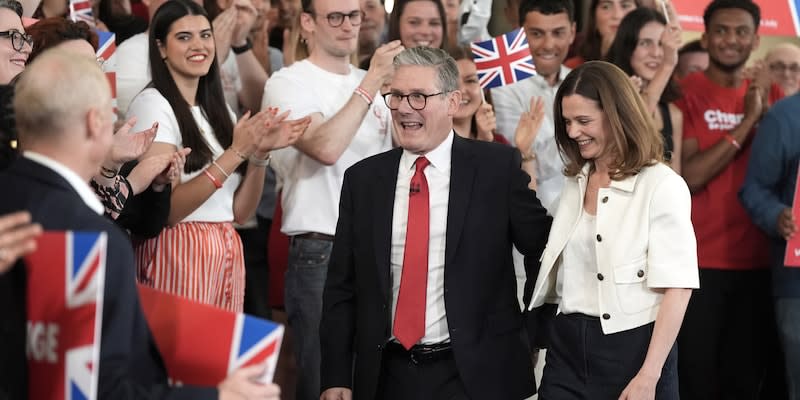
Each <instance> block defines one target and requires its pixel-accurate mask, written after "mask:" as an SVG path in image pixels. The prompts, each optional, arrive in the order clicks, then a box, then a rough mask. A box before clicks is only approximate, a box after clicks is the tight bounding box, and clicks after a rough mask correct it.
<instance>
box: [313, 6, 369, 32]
mask: <svg viewBox="0 0 800 400" xmlns="http://www.w3.org/2000/svg"><path fill="white" fill-rule="evenodd" d="M308 13H309V14H311V15H313V16H315V17H316V16H317V14H316V13H315V12H313V11H309V12H308ZM344 17H347V18H348V19H349V20H350V25H352V26H359V25H361V20H363V19H364V12H363V11H361V10H356V11H353V12H350V13H348V14H345V13H342V12H332V13H328V15H326V16H325V19H327V20H328V25H330V26H331V28H338V27H340V26H342V24H343V23H344Z"/></svg>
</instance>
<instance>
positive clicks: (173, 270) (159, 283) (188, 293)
mask: <svg viewBox="0 0 800 400" xmlns="http://www.w3.org/2000/svg"><path fill="white" fill-rule="evenodd" d="M135 250H136V269H137V280H138V281H139V283H141V284H143V285H146V286H149V287H152V288H154V289H158V290H162V291H165V292H168V293H172V294H176V295H178V296H183V297H186V298H188V299H191V300H194V301H197V302H200V303H204V304H209V305H212V306H216V307H219V308H223V309H225V310H229V311H235V312H241V311H242V307H243V304H244V274H245V272H244V271H245V270H244V253H243V250H242V241H241V239H240V238H239V234H238V233H236V230H235V229H234V228H233V225H232V224H231V223H229V222H220V223H212V222H181V223H179V224H178V225H176V226H175V227H172V228H170V227H167V228H164V230H162V231H161V234H159V235H158V236H157V237H155V238H152V239H148V240H145V241H143V242H141V243H139V244H137V246H136V249H135Z"/></svg>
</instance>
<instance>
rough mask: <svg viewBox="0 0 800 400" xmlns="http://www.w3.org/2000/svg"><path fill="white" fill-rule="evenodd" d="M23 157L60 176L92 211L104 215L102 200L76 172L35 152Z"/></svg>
mask: <svg viewBox="0 0 800 400" xmlns="http://www.w3.org/2000/svg"><path fill="white" fill-rule="evenodd" d="M22 156H23V157H25V158H27V159H29V160H31V161H33V162H35V163H37V164H41V165H43V166H45V167H47V168H48V169H51V170H52V171H53V172H55V173H57V174H58V175H60V176H61V177H62V178H64V180H66V181H67V183H69V185H70V186H72V188H73V189H75V191H76V192H78V196H80V197H81V200H83V202H84V203H86V205H87V206H88V207H89V208H91V209H92V211H94V212H96V213H97V214H98V215H103V212H104V211H105V207H103V203H101V202H100V199H98V198H97V195H96V194H95V193H94V190H92V188H91V187H89V182H86V181H84V180H83V178H81V177H80V176H79V175H78V174H76V173H75V171H73V170H71V169H69V167H67V166H66V165H64V164H61V163H60V162H58V161H56V160H53V159H52V158H50V157H47V156H45V155H42V154H39V153H36V152H33V151H25V152H23V153H22Z"/></svg>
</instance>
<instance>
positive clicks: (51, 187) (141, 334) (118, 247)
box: [0, 158, 217, 399]
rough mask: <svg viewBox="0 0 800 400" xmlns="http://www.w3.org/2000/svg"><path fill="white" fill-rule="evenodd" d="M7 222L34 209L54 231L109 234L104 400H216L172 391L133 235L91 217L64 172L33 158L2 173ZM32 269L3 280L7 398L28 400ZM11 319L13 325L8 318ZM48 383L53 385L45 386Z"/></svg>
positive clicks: (208, 394)
mask: <svg viewBox="0 0 800 400" xmlns="http://www.w3.org/2000/svg"><path fill="white" fill-rule="evenodd" d="M0 186H2V187H4V188H6V189H7V190H10V191H11V193H10V194H6V195H5V196H0V215H2V214H6V213H9V212H12V211H18V210H28V211H29V212H30V213H31V215H32V216H33V221H35V222H38V223H40V224H41V225H42V226H43V227H44V229H46V230H80V231H102V232H106V233H107V234H108V252H107V259H106V274H105V277H106V281H105V290H104V300H103V327H102V339H101V348H100V379H99V393H98V394H99V398H100V399H151V398H170V399H184V398H185V399H216V398H217V392H216V389H211V388H191V387H188V388H180V389H172V388H170V387H169V386H168V385H167V375H166V370H165V368H164V363H163V361H162V359H161V356H160V354H159V353H158V349H157V348H156V346H155V342H154V341H153V338H152V335H151V334H150V330H149V328H148V326H147V323H146V321H145V319H144V314H143V313H142V309H141V306H140V304H139V296H138V294H137V290H136V281H135V268H134V258H133V250H132V249H131V245H130V242H129V240H128V237H127V235H126V234H125V233H123V232H122V231H121V230H120V229H119V228H118V227H117V226H116V225H114V223H113V222H111V221H110V220H108V219H106V218H105V217H103V216H101V215H98V214H97V213H95V212H94V211H93V210H91V209H90V208H89V207H88V206H87V205H86V204H85V203H84V202H83V200H82V199H81V198H80V196H79V195H78V193H77V192H75V190H74V189H73V188H72V187H71V186H70V185H69V183H68V182H67V181H66V180H64V178H62V177H61V176H60V175H58V174H57V173H56V172H54V171H52V170H50V169H49V168H47V167H44V166H42V165H40V164H38V163H35V162H33V161H31V160H28V159H26V158H20V159H18V160H16V161H15V162H14V163H13V164H12V165H11V166H10V167H9V169H8V170H6V171H4V172H3V173H0ZM25 287H26V286H25V266H24V263H23V261H20V262H18V263H17V264H16V265H15V266H14V267H13V269H12V270H11V271H9V272H8V273H7V274H5V275H3V276H0V304H3V307H2V311H0V313H3V314H4V315H0V320H2V324H3V325H2V327H3V329H2V330H0V335H2V337H0V349H2V350H0V357H2V359H1V360H2V361H0V398H2V396H3V392H4V391H5V392H6V394H5V395H6V396H8V397H9V398H12V399H24V398H25V395H24V393H25V391H26V386H27V379H26V377H25V370H26V368H25V351H24V349H25V329H26V325H25ZM6 317H8V318H6ZM42 384H47V382H42Z"/></svg>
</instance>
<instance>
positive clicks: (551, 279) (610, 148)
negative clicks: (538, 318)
mask: <svg viewBox="0 0 800 400" xmlns="http://www.w3.org/2000/svg"><path fill="white" fill-rule="evenodd" d="M554 104H555V106H554V113H553V114H554V115H556V116H560V118H558V117H556V118H555V138H556V142H557V144H558V147H559V150H560V151H561V152H562V154H563V157H564V161H565V165H566V167H565V174H566V175H567V180H566V183H565V186H564V189H563V192H562V194H561V199H560V202H559V205H558V209H557V211H556V214H555V218H554V220H553V226H552V229H551V231H550V237H549V239H548V243H547V247H546V249H545V251H544V253H543V255H542V265H541V269H540V271H539V276H538V279H537V281H536V285H535V287H534V292H533V298H532V301H531V308H533V307H539V306H541V305H543V304H545V303H551V304H558V313H557V315H556V316H555V319H554V320H553V322H552V324H551V325H550V327H549V329H550V331H549V332H548V333H547V335H548V340H549V347H548V352H547V360H546V365H545V370H544V376H543V378H542V385H541V389H540V391H539V398H540V399H541V400H552V399H557V400H565V399H582V398H591V399H598V400H602V399H678V380H677V358H676V354H677V351H676V347H675V339H676V337H677V334H678V330H679V329H680V326H681V322H682V320H683V315H684V312H685V311H686V306H687V304H688V302H689V297H690V295H691V289H692V288H697V287H698V286H699V278H698V271H697V249H696V247H697V246H696V241H695V236H694V229H693V228H692V224H691V218H690V217H691V215H690V213H691V206H690V205H691V200H690V195H689V190H688V188H687V186H686V183H685V182H684V181H683V179H682V178H681V177H680V176H678V175H677V174H676V173H675V172H673V171H672V169H670V168H669V167H668V166H667V165H665V164H664V162H663V146H664V144H663V139H662V138H661V135H660V134H659V133H658V131H657V130H656V129H655V127H654V125H653V121H652V120H651V118H650V116H649V113H648V111H647V107H646V106H645V104H644V102H643V101H642V99H641V97H640V96H639V94H638V93H637V90H636V89H635V88H634V87H633V85H632V84H631V82H630V79H629V78H628V77H627V75H625V73H623V72H622V71H621V70H620V69H619V68H617V67H615V66H614V65H612V64H609V63H606V62H601V61H595V62H588V63H586V64H584V65H582V66H581V67H579V68H577V69H575V70H573V71H572V72H571V73H570V74H569V75H568V76H567V77H566V79H565V80H564V82H563V83H562V84H561V87H560V88H559V90H558V93H557V94H556V99H555V102H554Z"/></svg>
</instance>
